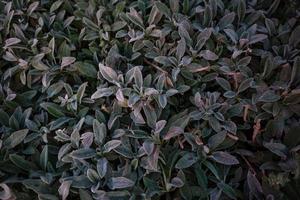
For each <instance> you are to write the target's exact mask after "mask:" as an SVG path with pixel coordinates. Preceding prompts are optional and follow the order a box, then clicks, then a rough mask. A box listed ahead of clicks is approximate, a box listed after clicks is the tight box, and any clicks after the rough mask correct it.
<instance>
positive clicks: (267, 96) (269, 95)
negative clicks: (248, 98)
mask: <svg viewBox="0 0 300 200" xmlns="http://www.w3.org/2000/svg"><path fill="white" fill-rule="evenodd" d="M279 99H280V96H279V95H277V94H275V92H274V91H273V90H267V91H265V92H264V93H263V94H262V95H261V96H260V97H259V98H258V101H261V102H266V103H272V102H276V101H278V100H279Z"/></svg>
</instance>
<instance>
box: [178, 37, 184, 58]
mask: <svg viewBox="0 0 300 200" xmlns="http://www.w3.org/2000/svg"><path fill="white" fill-rule="evenodd" d="M185 50H186V42H185V39H184V38H181V39H180V40H179V42H178V45H177V48H176V58H177V60H178V61H180V60H181V58H182V57H183V56H184V53H185Z"/></svg>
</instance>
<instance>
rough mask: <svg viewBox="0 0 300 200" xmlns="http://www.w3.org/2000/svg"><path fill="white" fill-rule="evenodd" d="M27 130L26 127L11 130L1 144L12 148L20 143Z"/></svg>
mask: <svg viewBox="0 0 300 200" xmlns="http://www.w3.org/2000/svg"><path fill="white" fill-rule="evenodd" d="M28 132H29V130H28V129H22V130H18V131H15V132H13V133H12V134H11V135H10V136H9V137H8V138H7V139H6V140H5V141H4V142H3V146H4V147H6V148H8V149H12V148H14V147H16V146H17V145H19V144H20V143H22V142H23V141H24V139H25V137H26V136H27V134H28Z"/></svg>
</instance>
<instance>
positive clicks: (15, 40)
mask: <svg viewBox="0 0 300 200" xmlns="http://www.w3.org/2000/svg"><path fill="white" fill-rule="evenodd" d="M20 42H21V40H20V39H19V38H8V39H6V40H5V45H4V48H7V47H10V46H12V45H15V44H18V43H20Z"/></svg>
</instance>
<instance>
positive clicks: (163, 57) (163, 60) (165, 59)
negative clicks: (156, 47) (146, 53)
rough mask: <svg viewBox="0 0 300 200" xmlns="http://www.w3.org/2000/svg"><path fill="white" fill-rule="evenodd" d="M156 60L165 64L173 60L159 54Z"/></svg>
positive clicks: (167, 64) (169, 63)
mask: <svg viewBox="0 0 300 200" xmlns="http://www.w3.org/2000/svg"><path fill="white" fill-rule="evenodd" d="M154 60H155V61H156V62H158V63H160V64H162V65H165V66H169V65H171V62H170V60H169V58H168V57H167V56H158V57H155V58H154Z"/></svg>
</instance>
